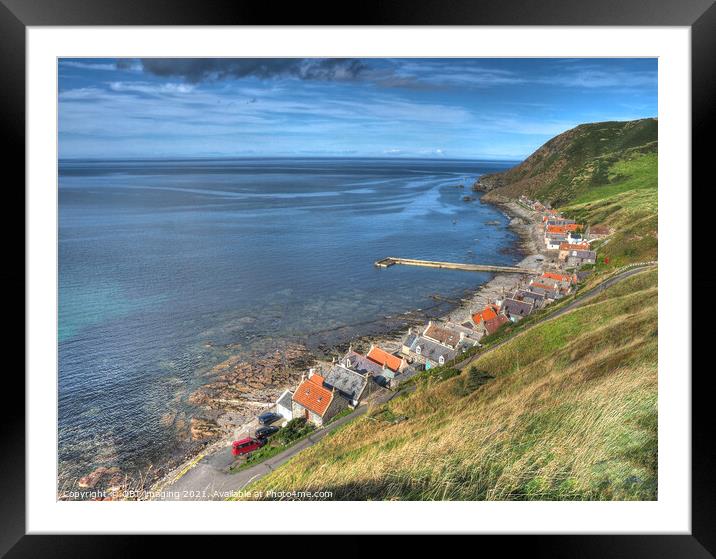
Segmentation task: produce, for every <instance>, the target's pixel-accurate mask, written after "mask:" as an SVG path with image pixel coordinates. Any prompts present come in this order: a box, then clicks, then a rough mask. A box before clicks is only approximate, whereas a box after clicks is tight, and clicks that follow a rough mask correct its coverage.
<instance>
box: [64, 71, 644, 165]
mask: <svg viewBox="0 0 716 559" xmlns="http://www.w3.org/2000/svg"><path fill="white" fill-rule="evenodd" d="M58 75H59V79H58V87H59V92H58V99H59V155H60V158H61V159H70V158H100V159H117V158H162V157H187V158H190V157H324V156H325V157H419V158H450V159H500V160H521V159H524V158H525V157H527V156H528V155H529V154H530V153H532V152H533V151H534V150H535V149H537V148H538V147H539V146H540V145H542V144H543V143H545V142H546V141H547V140H549V139H550V138H552V137H553V136H555V135H557V134H559V133H560V132H564V131H565V130H568V129H570V128H572V127H574V126H576V125H578V124H582V123H585V122H598V121H607V120H632V119H637V118H646V117H655V116H657V59H655V58H650V59H627V58H614V59H596V58H594V59H556V58H550V59H539V58H519V59H509V58H482V59H479V58H453V59H437V58H429V59H417V58H404V59H383V58H369V59H347V58H332V59H331V58H328V59H317V58H308V59H306V58H264V59H250V58H211V59H201V58H194V59H187V58H184V59H181V58H169V59H161V58H149V59H99V58H91V59H88V58H85V59H70V58H62V59H60V60H59V61H58Z"/></svg>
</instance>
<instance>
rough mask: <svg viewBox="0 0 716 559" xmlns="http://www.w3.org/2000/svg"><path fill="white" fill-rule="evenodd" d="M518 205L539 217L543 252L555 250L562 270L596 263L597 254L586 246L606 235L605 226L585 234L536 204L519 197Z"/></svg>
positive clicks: (607, 233)
mask: <svg viewBox="0 0 716 559" xmlns="http://www.w3.org/2000/svg"><path fill="white" fill-rule="evenodd" d="M520 203H521V204H522V205H523V206H527V207H529V208H530V209H532V210H534V211H535V212H537V213H538V215H541V216H542V226H543V231H544V244H545V248H546V249H547V250H558V251H559V256H558V258H559V261H560V262H563V263H564V265H565V266H566V267H568V268H578V267H580V266H583V265H584V264H595V263H596V261H597V253H596V252H595V251H593V250H591V248H590V245H589V243H590V242H591V241H593V240H595V239H601V238H604V237H605V236H607V235H609V233H610V230H609V228H608V227H607V226H605V225H594V226H591V227H589V228H586V230H585V227H584V225H583V224H581V223H577V222H576V221H575V220H573V219H568V218H566V217H564V216H563V215H562V214H561V213H560V212H558V211H557V210H554V209H552V208H550V207H548V206H546V205H545V204H542V203H541V202H539V201H538V200H530V199H529V198H528V197H527V196H521V197H520Z"/></svg>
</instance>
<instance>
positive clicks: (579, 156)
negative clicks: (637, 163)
mask: <svg viewBox="0 0 716 559" xmlns="http://www.w3.org/2000/svg"><path fill="white" fill-rule="evenodd" d="M657 139H658V123H657V120H656V119H653V118H649V119H642V120H633V121H628V122H597V123H592V124H582V125H580V126H577V127H575V128H572V129H571V130H568V131H567V132H564V133H563V134H560V135H559V136H556V137H554V138H552V139H551V140H550V141H549V142H547V143H546V144H544V145H543V146H541V147H540V148H539V149H537V151H535V152H534V153H533V154H532V155H530V156H529V157H528V158H527V159H526V160H525V161H524V162H522V163H521V164H520V165H517V166H516V167H513V168H512V169H509V170H507V171H505V172H503V173H495V174H492V175H485V176H483V177H481V178H480V181H479V182H480V183H482V184H483V185H484V186H485V187H486V188H487V189H493V188H494V189H495V190H494V193H495V194H498V195H500V196H506V197H509V198H516V197H518V196H520V195H522V194H524V195H527V196H530V197H531V198H536V199H539V200H541V201H543V202H549V203H550V204H552V205H553V206H555V207H558V206H563V205H565V204H567V203H569V202H571V201H573V200H575V199H578V198H580V197H589V196H590V192H591V191H592V190H595V189H601V188H602V187H603V186H608V185H610V184H611V183H612V182H613V181H618V180H619V174H618V173H619V172H618V170H616V169H615V165H616V166H617V167H618V164H619V162H620V161H621V160H622V159H623V158H625V157H627V158H628V157H631V155H635V154H639V153H645V154H649V153H652V154H656V152H657ZM634 186H635V185H634ZM486 199H487V200H489V199H490V195H489V194H488V195H487V196H486ZM585 201H586V200H585Z"/></svg>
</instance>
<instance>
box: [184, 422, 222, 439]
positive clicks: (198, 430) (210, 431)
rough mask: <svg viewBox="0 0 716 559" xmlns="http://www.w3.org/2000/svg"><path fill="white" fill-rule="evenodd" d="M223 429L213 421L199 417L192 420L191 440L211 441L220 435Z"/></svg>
mask: <svg viewBox="0 0 716 559" xmlns="http://www.w3.org/2000/svg"><path fill="white" fill-rule="evenodd" d="M220 431H221V428H220V427H219V425H218V424H217V423H216V422H215V421H212V420H209V419H202V418H199V417H192V418H191V438H192V440H194V441H201V440H204V439H210V438H213V437H215V436H217V435H218V434H219V432H220Z"/></svg>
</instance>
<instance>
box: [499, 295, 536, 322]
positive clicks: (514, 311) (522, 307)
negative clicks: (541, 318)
mask: <svg viewBox="0 0 716 559" xmlns="http://www.w3.org/2000/svg"><path fill="white" fill-rule="evenodd" d="M533 308H534V305H532V303H528V302H526V301H518V300H517V299H511V298H510V299H505V304H504V305H502V312H504V313H505V314H506V315H507V317H508V318H509V319H510V320H511V321H512V322H516V321H518V320H520V319H521V318H524V317H525V316H527V315H528V314H530V313H531V312H532V309H533Z"/></svg>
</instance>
